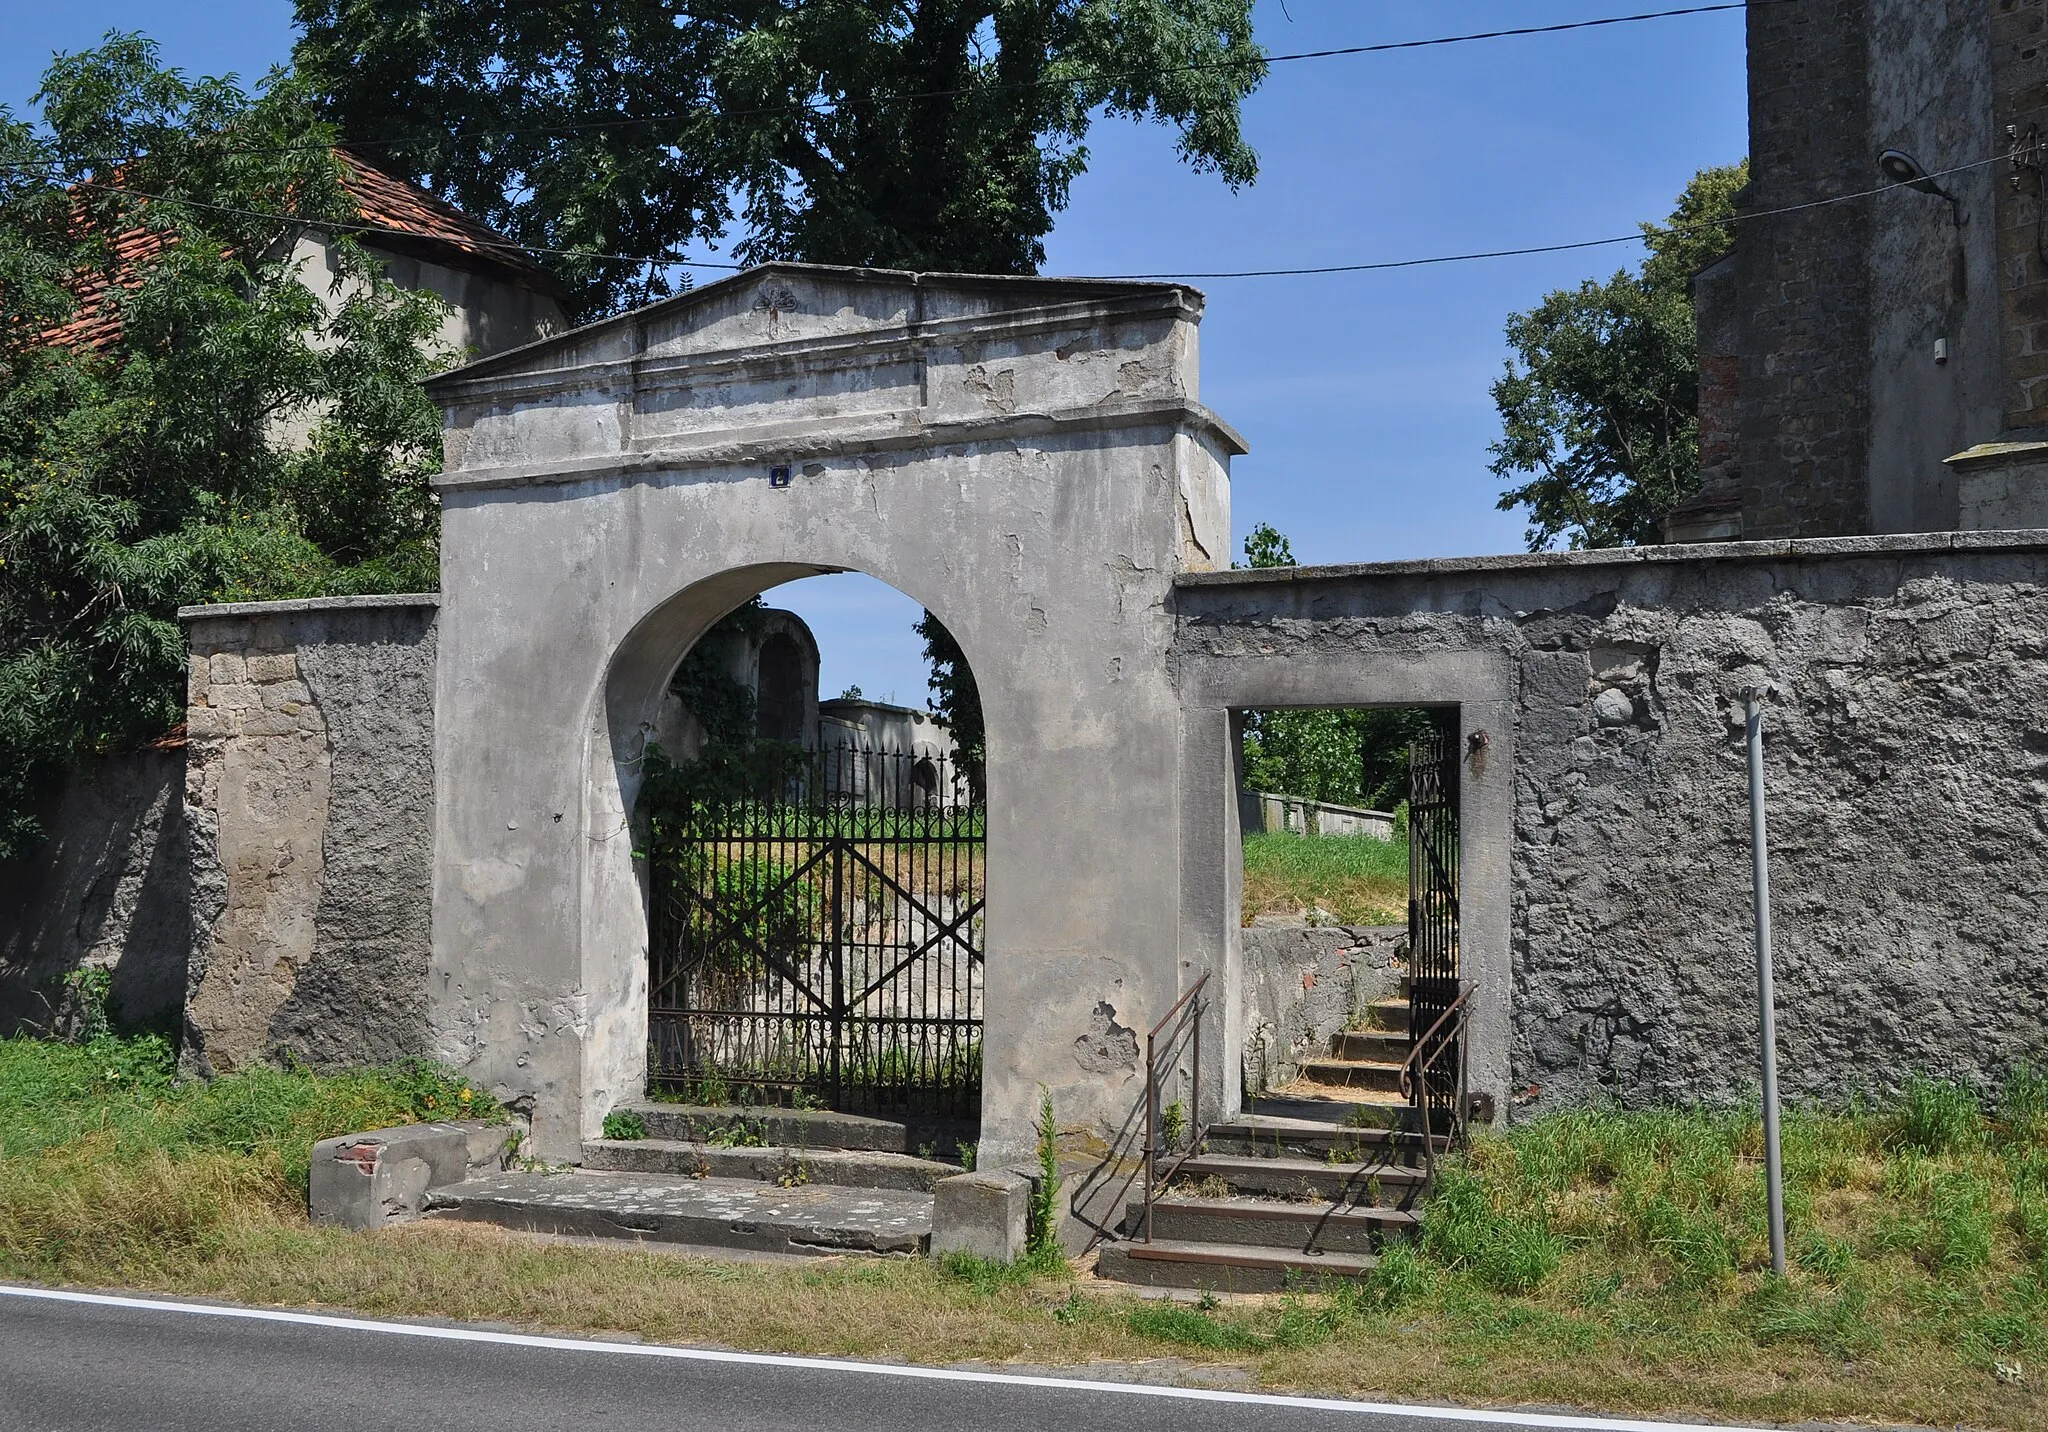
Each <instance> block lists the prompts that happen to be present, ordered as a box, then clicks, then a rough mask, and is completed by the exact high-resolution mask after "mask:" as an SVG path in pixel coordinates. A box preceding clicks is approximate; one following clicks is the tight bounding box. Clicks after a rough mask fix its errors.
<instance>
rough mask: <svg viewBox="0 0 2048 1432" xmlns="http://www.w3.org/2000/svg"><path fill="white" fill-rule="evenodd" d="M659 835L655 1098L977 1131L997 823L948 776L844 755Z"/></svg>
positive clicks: (667, 824) (665, 824)
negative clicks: (988, 885)
mask: <svg viewBox="0 0 2048 1432" xmlns="http://www.w3.org/2000/svg"><path fill="white" fill-rule="evenodd" d="M648 821H649V830H648V858H649V871H648V875H649V880H648V893H649V901H650V908H649V911H648V922H647V923H648V938H649V962H650V971H649V978H650V986H649V991H648V1015H649V1031H648V1035H649V1041H648V1042H649V1054H650V1059H651V1062H652V1069H651V1071H650V1072H651V1073H652V1076H653V1078H654V1080H655V1082H656V1083H657V1084H658V1085H664V1086H667V1087H669V1088H675V1089H679V1090H680V1091H681V1092H683V1093H684V1094H685V1096H686V1097H690V1098H694V1099H698V1100H702V1101H705V1102H726V1101H729V1100H741V1101H747V1102H755V1101H761V1102H778V1103H803V1102H806V1101H808V1100H818V1101H821V1102H824V1103H826V1104H828V1105H829V1106H830V1107H832V1108H836V1109H842V1110H846V1111H849V1112H855V1111H873V1112H882V1111H905V1112H916V1113H929V1114H951V1115H963V1116H973V1115H975V1114H978V1113H979V1112H980V1103H981V1013H982V947H981V930H982V908H983V888H984V887H983V873H984V868H985V862H984V839H985V820H984V810H983V807H982V806H981V804H980V802H979V800H978V799H977V798H976V796H975V793H974V792H973V791H972V790H971V789H970V787H969V784H968V783H967V782H966V781H965V780H964V779H963V778H962V777H961V776H960V775H959V774H958V773H956V772H955V771H954V770H953V769H951V767H950V766H949V765H948V764H947V763H945V762H942V761H937V760H933V759H922V758H917V757H914V756H909V755H893V754H892V755H882V754H874V753H868V752H858V751H834V752H829V753H826V755H825V756H824V757H821V758H816V759H813V760H810V761H808V762H806V763H805V764H804V765H803V766H801V767H800V768H799V769H798V770H797V771H796V772H795V773H794V774H789V775H781V776H778V777H777V778H776V779H775V780H774V781H773V782H771V783H770V788H769V789H767V790H766V791H760V790H756V791H753V792H750V793H745V794H734V793H731V792H729V791H728V792H725V793H721V794H717V795H692V796H690V797H688V798H686V799H672V800H670V801H668V802H666V803H665V804H664V805H661V806H658V807H656V808H655V809H653V810H652V811H651V812H650V813H649V817H648Z"/></svg>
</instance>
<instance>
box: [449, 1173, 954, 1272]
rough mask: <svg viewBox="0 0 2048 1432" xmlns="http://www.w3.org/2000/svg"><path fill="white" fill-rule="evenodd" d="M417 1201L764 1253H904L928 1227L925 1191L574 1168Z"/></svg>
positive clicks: (465, 1212) (593, 1232)
mask: <svg viewBox="0 0 2048 1432" xmlns="http://www.w3.org/2000/svg"><path fill="white" fill-rule="evenodd" d="M427 1207H428V1210H429V1214H430V1216H432V1217H436V1218H453V1219H464V1220H467V1221H469V1222H473V1223H495V1224H498V1225H499V1226H501V1227H505V1228H520V1229H525V1230H527V1231H528V1232H533V1233H559V1234H568V1235H571V1236H582V1237H597V1238H638V1239H644V1240H647V1241H649V1242H657V1243H694V1244H699V1245H702V1246H705V1247H712V1248H751V1249H757V1250H760V1251H762V1252H768V1253H815V1254H837V1253H879V1254H894V1255H899V1256H909V1255H914V1254H919V1253H922V1252H924V1251H925V1250H926V1248H928V1247H929V1246H930V1243H931V1234H932V1196H931V1195H930V1194H928V1193H904V1192H901V1191H899V1190H895V1189H871V1188H860V1189H856V1188H841V1187H836V1186H833V1185H830V1184H809V1185H806V1186H804V1187H801V1188H778V1187H777V1186H776V1185H774V1184H772V1183H759V1182H755V1181H754V1180H751V1179H731V1178H677V1177H674V1176H672V1175H663V1174H631V1173H599V1172H592V1171H586V1170H581V1169H571V1170H568V1171H566V1172H561V1173H529V1172H522V1171H512V1172H506V1173H496V1174H489V1175H486V1176H485V1177H482V1178H473V1179H469V1180H466V1181H465V1182H462V1183H457V1184H449V1185H447V1186H446V1187H443V1188H436V1189H432V1190H430V1191H429V1192H428V1194H427Z"/></svg>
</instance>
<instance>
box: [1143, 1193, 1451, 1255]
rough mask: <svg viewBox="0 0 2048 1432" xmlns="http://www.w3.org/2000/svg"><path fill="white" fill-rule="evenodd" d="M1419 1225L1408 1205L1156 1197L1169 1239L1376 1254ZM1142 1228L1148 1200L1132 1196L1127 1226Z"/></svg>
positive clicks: (1155, 1233)
mask: <svg viewBox="0 0 2048 1432" xmlns="http://www.w3.org/2000/svg"><path fill="white" fill-rule="evenodd" d="M1421 1224H1422V1220H1421V1218H1420V1217H1419V1216H1418V1215H1416V1214H1415V1213H1412V1212H1410V1211H1408V1210H1407V1209H1403V1208H1379V1207H1375V1206H1373V1205H1371V1204H1343V1203H1276V1202H1274V1201H1272V1200H1270V1199H1261V1198H1178V1197H1175V1198H1160V1199H1154V1200H1153V1202H1152V1237H1153V1238H1154V1239H1155V1240H1157V1239H1165V1240H1166V1241H1167V1242H1170V1243H1221V1244H1229V1245H1234V1246H1241V1247H1257V1248H1285V1249H1292V1250H1294V1251H1295V1252H1298V1253H1377V1252H1379V1250H1380V1247H1381V1245H1383V1244H1384V1243H1385V1242H1386V1240H1387V1239H1388V1238H1390V1237H1393V1238H1411V1237H1413V1236H1414V1235H1415V1233H1416V1230H1417V1229H1419V1228H1420V1227H1421ZM1144 1228H1145V1201H1144V1200H1143V1199H1133V1200H1131V1203H1130V1205H1129V1206H1128V1207H1127V1208H1126V1209H1125V1210H1124V1231H1125V1232H1126V1233H1127V1234H1129V1235H1130V1236H1131V1237H1133V1238H1136V1237H1139V1236H1141V1235H1142V1233H1143V1232H1144Z"/></svg>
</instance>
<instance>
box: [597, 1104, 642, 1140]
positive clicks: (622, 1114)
mask: <svg viewBox="0 0 2048 1432" xmlns="http://www.w3.org/2000/svg"><path fill="white" fill-rule="evenodd" d="M604 1136H605V1137H606V1138H608V1139H618V1140H622V1141H627V1142H630V1141H632V1140H634V1139H644V1138H646V1137H647V1121H646V1120H645V1119H643V1118H641V1117H640V1116H639V1115H638V1114H636V1113H634V1112H633V1111H632V1110H631V1109H614V1110H612V1111H611V1112H610V1113H609V1114H606V1115H605V1116H604Z"/></svg>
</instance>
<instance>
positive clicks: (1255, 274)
mask: <svg viewBox="0 0 2048 1432" xmlns="http://www.w3.org/2000/svg"><path fill="white" fill-rule="evenodd" d="M2008 158H2009V156H2007V155H2004V154H1998V155H1994V156H1992V157H1991V158H1989V159H1976V160H1972V161H1970V162H1969V163H1967V164H1958V165H1955V166H1954V167H1952V168H1949V169H1942V170H1938V171H1936V172H1934V173H1932V174H1929V175H1927V176H1926V177H1927V178H1928V179H1946V178H1948V177H1950V176H1951V175H1955V174H1966V173H1969V172H1970V171H1971V170H1974V169H1982V168H1985V167H1986V166H1988V165H1993V164H2002V163H2006V162H2008ZM79 186H80V187H82V188H92V189H101V190H104V191H106V192H109V193H116V194H126V195H128V196H129V197H130V198H135V199H142V200H146V201H150V202H155V203H165V204H182V205H185V206H186V207H188V208H195V209H205V210H209V211H211V212H213V213H218V214H229V215H233V216H236V217H239V218H245V219H259V220H263V221H265V222H270V223H278V224H287V225H297V226H299V227H302V228H307V229H318V230H322V231H325V232H336V233H351V234H385V235H389V236H391V237H394V238H417V237H418V235H417V234H415V233H413V232H412V231H410V230H407V229H395V228H390V227H388V226H385V225H381V224H363V223H351V222H347V221H342V220H326V219H314V218H306V217H303V216H293V215H288V214H273V213H268V212H265V211H262V210H257V209H242V208H236V207H233V206H231V205H225V204H210V203H206V202H204V201H202V200H197V199H182V198H177V197H175V196H171V195H162V194H147V193H144V192H142V191H141V190H138V189H130V188H124V187H122V186H120V185H116V184H102V183H98V182H97V181H92V180H81V181H79ZM1911 187H1912V186H1911V185H1907V184H1880V185H1877V186H1876V187H1874V188H1870V189H1858V190H1856V191H1854V192H1852V193H1848V194H1834V195H1830V196H1828V197H1827V198H1823V199H1809V200H1806V201H1804V202H1802V203H1797V204H1784V205H1780V206H1778V207H1776V208H1771V209H1757V210H1752V211H1750V212H1749V213H1746V214H1735V215H1732V216H1730V217H1729V218H1726V219H1715V220H1712V221H1710V222H1708V223H1704V224H1681V225H1674V226H1672V227H1671V228H1668V229H1664V230H1662V231H1661V232H1663V233H1666V234H1671V235H1675V236H1684V235H1691V234H1704V233H1712V232H1715V231H1717V230H1723V229H1727V228H1731V227H1739V226H1740V225H1743V224H1748V223H1754V222H1756V221H1757V220H1759V219H1775V218H1780V217H1782V216H1784V215H1787V214H1801V213H1806V212H1808V211H1810V210H1814V209H1825V208H1830V207H1832V206H1834V205H1837V204H1850V203H1855V202H1857V201H1859V200H1863V199H1869V198H1873V197H1875V196H1877V195H1879V194H1887V193H1890V192H1892V191H1893V190H1896V189H1907V188H1911ZM1643 239H1644V235H1643V233H1642V232H1641V231H1640V230H1638V231H1637V232H1635V233H1632V234H1616V235H1613V236H1611V237H1608V238H1600V239H1576V240H1572V241H1570V242H1566V243H1557V244H1532V245H1528V246H1525V247H1522V248H1512V249H1486V250H1480V251H1474V252H1464V253H1451V254H1432V255H1429V256H1427V257H1423V258H1412V259H1380V260H1374V261H1370V262H1363V263H1351V264H1320V265H1314V266H1307V267H1299V268H1266V269H1219V270H1209V271H1197V270H1187V271H1180V272H1161V273H1111V274H1069V275H1064V277H1070V278H1090V279H1106V280H1111V281H1116V282H1131V283H1137V282H1146V283H1178V282H1184V281H1190V280H1196V279H1200V280H1204V281H1209V280H1218V279H1247V278H1308V277H1315V276H1319V275H1329V274H1347V273H1383V272H1387V271H1389V270H1393V269H1410V268H1426V267H1431V266H1434V265H1439V264H1459V263H1476V262H1479V261H1481V260H1487V259H1509V258H1523V257H1527V256H1529V255H1534V254H1557V253H1570V252H1572V251H1574V250H1578V249H1596V248H1607V247H1611V246H1613V245H1617V244H1633V243H1641V242H1643ZM480 247H484V248H486V249H487V250H488V249H492V248H495V249H499V250H502V251H503V252H504V253H507V254H537V255H547V256H549V257H559V258H577V259H585V260H594V261H597V262H601V263H628V264H634V265H650V264H651V265H654V266H655V267H657V268H689V269H713V270H718V271H722V272H727V273H737V272H742V271H744V270H746V269H748V268H752V267H754V265H751V264H735V263H718V262H714V261H710V260H703V259H682V258H674V257H654V258H650V257H647V256H645V255H635V254H608V253H593V252H591V251H590V250H587V249H549V248H540V247H537V246H534V245H529V244H519V243H514V242H513V241H512V240H510V239H506V240H502V241H500V242H498V243H496V244H490V245H482V244H480ZM854 267H860V265H855V266H854Z"/></svg>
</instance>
